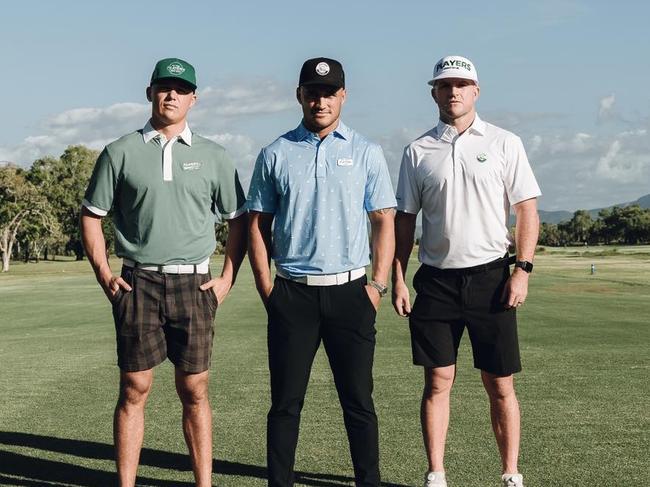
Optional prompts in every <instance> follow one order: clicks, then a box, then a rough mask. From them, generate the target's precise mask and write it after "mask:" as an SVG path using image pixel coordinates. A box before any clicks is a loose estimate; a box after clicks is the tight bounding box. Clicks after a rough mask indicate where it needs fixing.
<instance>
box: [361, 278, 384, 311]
mask: <svg viewBox="0 0 650 487" xmlns="http://www.w3.org/2000/svg"><path fill="white" fill-rule="evenodd" d="M361 292H362V293H363V295H364V298H365V300H366V303H367V304H368V306H370V308H371V309H372V311H373V312H374V313H375V314H377V308H375V305H374V303H373V302H372V299H370V295H369V294H368V290H367V289H366V285H365V284H364V285H362V286H361ZM380 299H381V298H380Z"/></svg>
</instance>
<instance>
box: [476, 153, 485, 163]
mask: <svg viewBox="0 0 650 487" xmlns="http://www.w3.org/2000/svg"><path fill="white" fill-rule="evenodd" d="M476 160H477V161H478V162H485V161H487V154H486V153H485V152H481V153H480V154H479V155H478V156H476Z"/></svg>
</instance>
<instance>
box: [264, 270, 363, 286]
mask: <svg viewBox="0 0 650 487" xmlns="http://www.w3.org/2000/svg"><path fill="white" fill-rule="evenodd" d="M276 274H277V275H278V276H280V277H281V278H283V279H288V280H289V281H294V282H299V283H301V284H307V285H308V286H338V285H340V284H345V283H346V282H350V281H354V280H355V279H359V278H360V277H361V276H365V275H366V268H365V267H359V268H358V269H353V270H351V271H346V272H339V273H338V274H321V275H305V276H300V277H289V276H287V275H286V274H283V273H282V271H280V270H278V271H276Z"/></svg>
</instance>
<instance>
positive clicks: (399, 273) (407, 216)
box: [393, 211, 417, 284]
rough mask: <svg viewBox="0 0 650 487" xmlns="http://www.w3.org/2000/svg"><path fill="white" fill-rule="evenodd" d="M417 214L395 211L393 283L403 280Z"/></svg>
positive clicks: (409, 255)
mask: <svg viewBox="0 0 650 487" xmlns="http://www.w3.org/2000/svg"><path fill="white" fill-rule="evenodd" d="M416 217H417V215H413V214H411V213H404V212H401V211H398V212H397V215H396V216H395V259H394V260H393V284H395V283H396V282H404V278H405V276H406V268H407V266H408V262H409V258H410V257H411V252H412V251H413V242H414V235H415V221H416Z"/></svg>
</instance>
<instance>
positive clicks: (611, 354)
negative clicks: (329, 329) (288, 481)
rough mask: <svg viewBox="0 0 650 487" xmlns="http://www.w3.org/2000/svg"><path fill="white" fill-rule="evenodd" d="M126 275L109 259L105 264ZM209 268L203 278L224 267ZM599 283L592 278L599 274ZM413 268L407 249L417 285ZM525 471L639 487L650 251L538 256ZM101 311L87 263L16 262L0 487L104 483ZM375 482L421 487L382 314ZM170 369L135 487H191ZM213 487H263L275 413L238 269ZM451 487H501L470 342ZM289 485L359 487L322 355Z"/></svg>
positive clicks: (535, 477)
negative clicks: (270, 413)
mask: <svg viewBox="0 0 650 487" xmlns="http://www.w3.org/2000/svg"><path fill="white" fill-rule="evenodd" d="M111 263H112V267H113V268H114V269H119V265H120V264H119V259H115V260H113V261H111ZM220 263H221V260H220V257H216V256H215V258H214V259H213V263H212V268H213V272H218V270H219V269H220ZM592 264H594V266H595V273H594V274H592V273H591V265H592ZM416 269H417V261H416V259H415V254H414V255H413V259H412V261H411V265H410V267H409V274H411V275H412V274H413V273H414V272H415V270H416ZM518 314H519V338H520V344H521V351H522V361H523V367H524V370H523V372H522V373H521V374H518V375H517V377H516V386H517V392H518V397H519V401H520V404H521V410H522V427H523V428H522V447H521V457H520V470H521V471H522V472H523V473H524V475H525V479H526V486H527V487H555V486H563V487H564V486H585V487H587V486H594V487H596V486H598V487H610V486H611V487H614V486H622V485H626V486H627V485H629V486H639V487H641V486H647V485H650V467H649V462H648V451H650V439H649V423H650V422H649V416H650V414H649V411H650V407H649V406H650V402H649V397H650V353H649V350H650V340H649V339H650V333H649V329H650V247H647V246H646V247H627V248H620V249H616V250H613V249H612V248H609V247H594V248H564V249H545V250H544V251H541V252H539V253H538V255H537V257H536V261H535V270H534V272H533V274H532V277H531V286H530V293H529V298H528V300H527V302H526V304H525V306H523V307H522V308H521V309H520V310H519V311H518ZM114 343H115V339H114V329H113V324H112V317H111V312H110V306H109V304H108V301H107V300H106V298H105V297H104V295H103V293H102V292H101V290H100V288H99V286H98V285H97V284H96V282H95V278H94V275H93V274H92V271H91V269H90V265H89V264H88V262H86V261H84V262H73V261H70V260H59V261H56V262H50V261H47V262H40V263H38V264H34V263H30V264H22V263H12V266H11V268H10V271H9V272H8V273H5V274H2V275H0V391H1V393H0V485H11V486H112V485H115V480H114V479H115V476H114V464H113V460H112V455H113V450H112V414H113V408H114V405H115V399H116V393H117V385H118V369H117V367H116V365H115V362H116V359H115V345H114ZM374 371H375V404H376V408H377V414H378V416H379V422H380V435H381V438H380V449H381V467H382V478H383V480H384V482H385V485H387V486H389V485H392V486H418V487H419V486H421V484H422V480H421V479H422V477H423V474H424V472H425V470H426V459H425V456H424V450H423V447H422V439H421V434H420V425H419V400H420V394H421V387H422V371H421V369H420V368H418V367H414V366H413V365H412V364H411V351H410V341H409V335H408V325H407V321H406V320H404V319H401V318H399V317H398V316H397V315H396V314H395V313H394V311H393V309H392V307H391V306H390V303H389V301H388V300H385V301H384V302H383V303H382V307H381V310H380V312H379V315H378V318H377V349H376V353H375V368H374ZM173 382H174V381H173V369H172V367H171V366H170V364H169V362H165V363H164V364H162V365H161V366H159V367H158V368H157V369H156V372H155V380H154V387H153V391H152V393H151V396H150V399H149V402H148V405H147V423H146V431H145V441H144V449H143V452H142V457H141V466H140V470H139V477H138V485H142V486H161V487H163V486H170V487H171V486H191V485H193V484H192V478H193V477H192V473H191V469H190V467H189V461H188V458H187V453H186V447H185V443H184V441H183V435H182V431H181V426H180V425H181V411H180V404H179V402H178V399H177V397H176V393H175V390H174V383H173ZM211 401H212V408H213V411H214V471H215V474H214V485H218V486H220V487H221V486H223V487H227V486H251V487H254V486H263V485H266V480H265V458H266V454H265V422H266V412H267V409H268V405H269V386H268V371H267V355H266V322H265V313H264V309H263V307H262V304H261V302H260V301H259V298H258V296H257V293H256V291H255V287H254V285H253V278H252V274H251V271H250V268H249V267H248V265H247V264H245V265H244V266H243V268H242V271H241V273H240V276H239V279H238V281H237V284H236V286H235V288H234V289H233V291H232V293H231V295H230V296H229V297H228V299H227V300H226V301H225V302H224V303H223V305H222V306H221V307H220V309H219V311H218V313H217V320H216V336H215V342H214V354H213V361H212V369H211ZM446 468H447V473H448V475H447V476H448V479H449V485H450V487H486V486H488V487H492V486H494V487H496V486H498V485H499V475H500V462H499V460H498V455H497V451H496V445H495V442H494V438H493V435H492V432H491V427H490V420H489V412H488V403H487V399H486V396H485V393H484V391H483V388H482V385H481V382H480V377H479V373H478V371H476V370H475V369H473V366H472V362H471V351H470V347H469V341H468V340H467V336H465V337H464V339H463V342H462V344H461V357H460V359H459V363H458V376H457V380H456V385H455V387H454V390H453V393H452V417H451V424H450V430H449V438H448V444H447V456H446ZM296 470H297V471H298V472H299V481H298V485H307V486H341V485H353V482H352V467H351V462H350V459H349V452H348V447H347V440H346V437H345V433H344V427H343V421H342V416H341V412H340V408H339V406H338V399H337V395H336V391H335V388H334V384H333V380H332V376H331V373H330V370H329V367H328V364H327V357H326V356H325V354H324V353H323V350H322V349H321V350H319V352H318V355H317V357H316V361H315V364H314V367H313V371H312V375H311V382H310V385H309V390H308V394H307V399H306V403H305V408H304V411H303V417H302V425H301V432H300V442H299V445H298V452H297V457H296Z"/></svg>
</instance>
